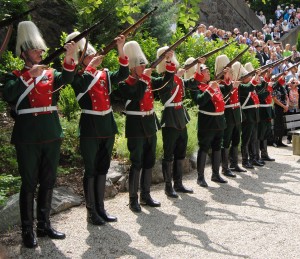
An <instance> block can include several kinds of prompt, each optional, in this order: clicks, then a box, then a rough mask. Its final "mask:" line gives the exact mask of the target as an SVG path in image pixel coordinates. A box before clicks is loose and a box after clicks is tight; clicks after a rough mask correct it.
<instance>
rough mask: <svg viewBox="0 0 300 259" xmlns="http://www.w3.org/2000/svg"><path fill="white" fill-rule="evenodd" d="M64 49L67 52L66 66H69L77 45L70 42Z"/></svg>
mask: <svg viewBox="0 0 300 259" xmlns="http://www.w3.org/2000/svg"><path fill="white" fill-rule="evenodd" d="M64 48H65V49H66V50H67V51H66V58H65V61H66V63H67V64H69V65H71V64H72V61H73V57H74V53H75V50H76V48H77V45H76V43H75V42H74V41H71V42H69V43H67V44H65V46H64Z"/></svg>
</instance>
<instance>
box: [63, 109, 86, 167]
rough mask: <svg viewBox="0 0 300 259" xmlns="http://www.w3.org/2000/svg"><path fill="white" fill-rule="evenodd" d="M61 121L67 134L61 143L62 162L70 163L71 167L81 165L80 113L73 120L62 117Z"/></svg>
mask: <svg viewBox="0 0 300 259" xmlns="http://www.w3.org/2000/svg"><path fill="white" fill-rule="evenodd" d="M60 121H61V125H62V128H63V131H64V136H65V137H64V140H63V142H62V145H61V152H60V154H61V164H62V165H64V164H68V165H69V166H70V167H71V166H75V165H80V164H81V156H80V152H79V141H78V135H79V134H78V121H79V114H77V116H76V118H73V119H71V120H67V119H66V118H64V117H62V118H61V119H60Z"/></svg>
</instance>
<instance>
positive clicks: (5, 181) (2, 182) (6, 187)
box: [0, 174, 21, 206]
mask: <svg viewBox="0 0 300 259" xmlns="http://www.w3.org/2000/svg"><path fill="white" fill-rule="evenodd" d="M20 187H21V177H15V176H12V175H10V174H8V175H0V206H3V205H4V204H5V202H6V200H7V197H9V196H10V195H12V194H14V193H17V192H19V190H20Z"/></svg>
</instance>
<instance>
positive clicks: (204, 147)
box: [193, 64, 227, 187]
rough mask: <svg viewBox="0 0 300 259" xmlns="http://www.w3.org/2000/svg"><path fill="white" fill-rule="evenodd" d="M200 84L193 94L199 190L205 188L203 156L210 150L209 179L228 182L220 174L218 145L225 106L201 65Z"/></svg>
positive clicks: (217, 88)
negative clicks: (196, 129) (210, 171)
mask: <svg viewBox="0 0 300 259" xmlns="http://www.w3.org/2000/svg"><path fill="white" fill-rule="evenodd" d="M195 79H196V80H198V81H199V82H200V84H199V85H198V89H197V91H195V92H193V99H194V101H195V103H196V104H197V105H198V108H199V113H198V144H199V150H198V155H197V171H198V179H197V183H198V184H199V185H200V186H201V187H207V186H208V185H207V183H206V181H205V177H204V169H205V163H206V156H207V152H208V151H209V149H210V148H211V149H212V159H211V160H212V177H211V180H212V181H214V182H218V183H227V181H226V180H224V179H223V178H222V177H221V176H220V174H219V168H220V163H221V143H222V138H223V132H224V129H225V127H226V122H225V116H224V110H225V103H224V100H223V96H222V93H221V90H220V87H219V84H218V83H217V82H210V83H209V80H210V73H209V70H208V68H207V67H206V65H204V64H201V65H200V73H199V74H197V75H196V77H195Z"/></svg>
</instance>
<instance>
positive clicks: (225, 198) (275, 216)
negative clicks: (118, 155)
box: [0, 146, 300, 259]
mask: <svg viewBox="0 0 300 259" xmlns="http://www.w3.org/2000/svg"><path fill="white" fill-rule="evenodd" d="M269 153H270V154H272V156H273V157H274V158H276V162H268V163H267V165H266V166H265V167H263V168H259V169H255V170H252V171H248V172H246V173H239V175H238V177H237V178H236V179H228V184H222V185H219V184H216V183H213V182H211V181H210V176H211V171H210V168H209V167H207V168H206V171H205V174H206V176H207V179H208V181H207V182H208V185H209V188H201V187H199V186H198V185H197V184H196V172H195V173H192V174H189V175H186V176H185V177H184V183H185V185H186V186H189V187H193V189H194V194H191V195H188V194H182V195H180V198H179V199H171V198H168V197H166V196H165V194H164V191H163V190H164V185H163V184H158V185H155V186H153V188H152V196H153V197H154V198H155V199H157V200H159V201H160V202H161V203H162V207H160V208H149V207H143V208H142V213H140V214H134V213H132V212H131V211H130V210H129V208H128V193H122V194H119V195H117V197H115V198H114V199H111V200H108V201H106V208H107V210H108V211H109V212H110V213H111V214H113V215H116V216H118V219H119V221H118V222H116V223H111V224H106V225H105V226H101V227H96V226H92V225H88V224H87V223H86V210H85V208H84V207H83V206H81V207H77V208H73V209H71V210H69V211H67V212H64V213H61V214H59V215H56V216H55V217H53V219H52V222H53V225H54V226H55V227H57V229H59V230H61V231H64V232H65V233H66V235H67V238H66V239H65V240H50V239H48V238H40V239H39V240H38V242H39V247H38V248H37V249H35V250H33V249H26V248H24V247H22V246H21V245H20V242H21V239H20V231H19V230H17V231H16V230H15V232H13V233H10V235H12V236H13V238H12V239H13V242H12V244H11V245H8V246H6V248H7V253H8V254H9V255H11V257H12V258H281V259H282V258H289V259H290V258H299V256H300V247H299V244H300V234H299V233H300V188H299V187H300V181H299V180H300V163H299V161H300V157H299V156H293V155H292V148H291V146H289V147H288V148H281V149H276V148H273V147H269ZM0 257H1V256H0Z"/></svg>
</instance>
